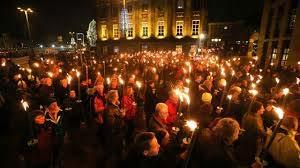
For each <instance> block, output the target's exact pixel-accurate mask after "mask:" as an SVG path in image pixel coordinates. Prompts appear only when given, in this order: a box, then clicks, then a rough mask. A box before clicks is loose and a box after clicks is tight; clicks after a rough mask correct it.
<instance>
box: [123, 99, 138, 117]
mask: <svg viewBox="0 0 300 168" xmlns="http://www.w3.org/2000/svg"><path fill="white" fill-rule="evenodd" d="M122 108H124V109H125V119H126V120H133V119H134V118H135V113H136V103H135V101H134V98H133V96H123V98H122Z"/></svg>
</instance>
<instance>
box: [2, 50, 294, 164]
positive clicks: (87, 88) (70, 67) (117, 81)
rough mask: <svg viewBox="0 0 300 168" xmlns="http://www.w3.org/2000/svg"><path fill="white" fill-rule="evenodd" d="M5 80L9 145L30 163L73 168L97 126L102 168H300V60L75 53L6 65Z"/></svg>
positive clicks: (5, 131) (169, 53) (4, 61)
mask: <svg viewBox="0 0 300 168" xmlns="http://www.w3.org/2000/svg"><path fill="white" fill-rule="evenodd" d="M0 80H1V82H0V111H1V113H2V117H1V122H0V124H1V130H2V131H3V135H4V136H3V139H2V142H3V143H2V144H5V145H4V149H7V150H9V151H7V153H6V155H7V156H8V157H11V158H16V160H20V159H21V160H23V161H24V163H25V167H30V168H31V167H34V168H46V167H53V168H60V167H64V159H63V158H64V152H63V146H64V145H65V143H66V142H71V143H73V147H74V148H76V147H77V146H78V145H80V144H79V142H78V141H77V139H78V134H77V133H78V132H79V131H80V130H81V129H83V128H85V129H90V128H91V127H95V128H96V129H95V130H96V131H95V132H94V134H95V135H96V136H97V141H98V143H99V144H100V145H101V146H102V147H103V151H104V159H103V160H104V162H103V164H102V165H101V167H137V168H147V167H149V168H150V167H209V168H211V167H229V168H231V167H263V166H265V167H300V148H299V145H298V144H299V142H300V139H299V138H298V136H297V135H298V134H297V131H298V118H299V117H300V111H299V103H300V83H299V82H300V65H299V64H298V65H295V66H289V67H286V66H284V67H281V68H278V67H273V66H270V67H266V68H264V69H260V65H259V62H258V60H257V58H256V57H254V58H235V57H232V58H230V59H221V58H219V57H217V56H215V55H213V54H205V55H201V56H200V55H197V54H196V55H191V54H189V55H183V54H181V53H177V52H172V51H155V52H154V51H144V52H137V53H121V54H114V55H112V56H108V57H105V58H97V59H95V58H94V57H87V56H85V55H81V54H79V55H76V54H75V55H71V56H69V57H59V56H56V57H55V59H54V57H52V56H48V57H42V58H36V59H33V60H30V62H29V64H28V65H26V66H20V65H15V64H14V63H13V62H12V61H11V60H9V59H2V60H1V67H0ZM280 112H283V114H281V113H280ZM191 123H193V124H194V125H193V124H191ZM195 124H196V125H195ZM9 144H11V145H9ZM9 164H11V163H9ZM12 167H14V166H12Z"/></svg>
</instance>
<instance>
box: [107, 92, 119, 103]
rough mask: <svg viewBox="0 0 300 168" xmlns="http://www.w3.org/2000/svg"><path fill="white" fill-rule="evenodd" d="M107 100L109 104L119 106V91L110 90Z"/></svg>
mask: <svg viewBox="0 0 300 168" xmlns="http://www.w3.org/2000/svg"><path fill="white" fill-rule="evenodd" d="M107 100H108V102H110V103H112V104H115V105H118V104H119V103H118V102H119V94H118V91H117V90H110V91H109V92H108V93H107Z"/></svg>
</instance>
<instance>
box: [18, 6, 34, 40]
mask: <svg viewBox="0 0 300 168" xmlns="http://www.w3.org/2000/svg"><path fill="white" fill-rule="evenodd" d="M17 9H18V10H19V11H20V12H24V13H25V17H26V25H27V29H28V37H29V40H30V41H31V31H30V27H29V19H28V13H33V10H32V9H31V8H27V9H22V8H20V7H18V8H17Z"/></svg>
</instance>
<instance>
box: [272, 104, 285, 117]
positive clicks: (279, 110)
mask: <svg viewBox="0 0 300 168" xmlns="http://www.w3.org/2000/svg"><path fill="white" fill-rule="evenodd" d="M273 108H274V111H275V112H276V113H277V115H278V118H279V119H280V120H281V119H282V118H283V116H284V112H283V110H282V109H281V108H279V107H275V106H273Z"/></svg>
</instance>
